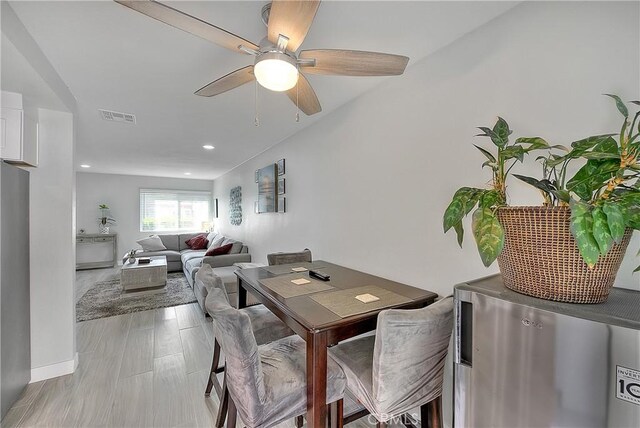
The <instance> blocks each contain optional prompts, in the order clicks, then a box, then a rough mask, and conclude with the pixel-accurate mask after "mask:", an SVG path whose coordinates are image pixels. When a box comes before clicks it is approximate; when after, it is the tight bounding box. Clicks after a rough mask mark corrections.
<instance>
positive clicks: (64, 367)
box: [29, 352, 78, 383]
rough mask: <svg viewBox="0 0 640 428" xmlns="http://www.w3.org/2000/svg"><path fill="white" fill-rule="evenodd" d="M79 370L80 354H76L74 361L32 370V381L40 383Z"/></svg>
mask: <svg viewBox="0 0 640 428" xmlns="http://www.w3.org/2000/svg"><path fill="white" fill-rule="evenodd" d="M77 368H78V353H77V352H76V355H75V357H74V358H73V360H68V361H63V362H61V363H56V364H51V365H48V366H42V367H36V368H33V369H31V381H30V382H29V383H33V382H39V381H41V380H45V379H51V378H54V377H59V376H64V375H68V374H71V373H73V372H75V371H76V369H77Z"/></svg>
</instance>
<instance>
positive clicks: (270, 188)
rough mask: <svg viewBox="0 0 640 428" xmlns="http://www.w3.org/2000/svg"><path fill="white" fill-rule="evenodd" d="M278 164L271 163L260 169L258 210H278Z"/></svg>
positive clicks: (271, 211) (266, 211)
mask: <svg viewBox="0 0 640 428" xmlns="http://www.w3.org/2000/svg"><path fill="white" fill-rule="evenodd" d="M277 176H278V172H277V165H276V164H271V165H268V166H265V167H264V168H261V169H259V170H258V212H259V213H274V212H276V211H277V209H278V207H277V203H278V200H277V196H278V195H277V193H276V191H277Z"/></svg>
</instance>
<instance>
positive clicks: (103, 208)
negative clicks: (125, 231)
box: [98, 204, 116, 234]
mask: <svg viewBox="0 0 640 428" xmlns="http://www.w3.org/2000/svg"><path fill="white" fill-rule="evenodd" d="M98 209H99V210H100V217H98V230H99V231H100V233H105V234H106V233H109V228H110V227H111V226H113V225H115V224H116V219H114V218H113V217H111V212H110V210H109V207H108V206H107V205H105V204H100V205H98Z"/></svg>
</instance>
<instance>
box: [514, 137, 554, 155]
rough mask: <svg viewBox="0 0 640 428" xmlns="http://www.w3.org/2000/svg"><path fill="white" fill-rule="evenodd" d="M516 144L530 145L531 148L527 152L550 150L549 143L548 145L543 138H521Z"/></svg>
mask: <svg viewBox="0 0 640 428" xmlns="http://www.w3.org/2000/svg"><path fill="white" fill-rule="evenodd" d="M516 143H518V144H528V145H529V147H527V148H526V149H525V151H526V152H530V151H532V150H538V149H548V148H550V146H549V143H547V142H546V141H545V140H544V139H543V138H540V137H520V138H518V139H517V140H516Z"/></svg>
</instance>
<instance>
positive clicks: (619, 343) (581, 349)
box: [453, 275, 640, 428]
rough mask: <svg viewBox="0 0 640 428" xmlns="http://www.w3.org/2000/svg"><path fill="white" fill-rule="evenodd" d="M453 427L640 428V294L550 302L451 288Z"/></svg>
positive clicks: (618, 291)
mask: <svg viewBox="0 0 640 428" xmlns="http://www.w3.org/2000/svg"><path fill="white" fill-rule="evenodd" d="M454 295H455V302H456V304H455V315H456V327H455V332H454V391H453V395H454V397H453V402H454V410H453V419H454V420H453V424H454V426H455V427H477V428H484V427H491V428H500V427H505V428H518V427H522V428H547V427H580V428H589V427H594V428H595V427H624V428H632V427H633V428H638V427H640V292H638V291H632V290H626V289H622V288H613V289H612V291H611V294H610V296H609V299H608V301H607V302H606V303H602V304H597V305H578V304H568V303H556V302H551V301H547V300H541V299H536V298H533V297H529V296H525V295H522V294H518V293H516V292H514V291H511V290H509V289H507V288H505V287H504V286H503V285H502V280H501V277H500V276H499V275H495V276H491V277H487V278H483V279H479V280H477V281H473V282H468V283H465V284H460V285H457V286H456V287H455V293H454Z"/></svg>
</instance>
